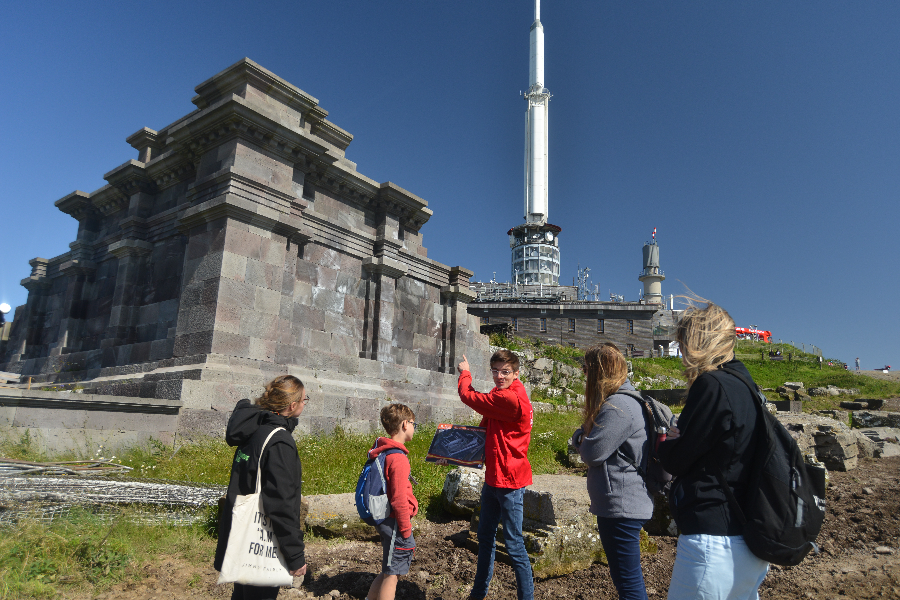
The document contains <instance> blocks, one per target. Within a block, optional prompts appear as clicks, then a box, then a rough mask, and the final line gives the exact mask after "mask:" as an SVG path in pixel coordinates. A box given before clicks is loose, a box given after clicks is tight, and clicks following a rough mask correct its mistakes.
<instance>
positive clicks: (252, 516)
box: [219, 427, 294, 587]
mask: <svg viewBox="0 0 900 600" xmlns="http://www.w3.org/2000/svg"><path fill="white" fill-rule="evenodd" d="M278 430H281V431H284V427H277V428H275V429H273V430H272V433H270V434H269V437H267V438H266V441H265V442H264V443H263V447H262V450H260V452H259V462H258V463H257V464H256V492H255V493H253V494H247V495H246V496H238V497H237V498H235V501H234V509H233V510H232V511H231V531H230V532H229V534H228V546H227V547H226V549H225V558H224V560H223V561H222V571H221V572H220V573H219V583H242V584H244V585H256V586H260V587H278V586H290V585H291V584H292V583H293V582H294V578H293V577H292V576H291V574H290V572H289V571H288V568H287V563H286V562H285V560H284V557H283V556H282V555H281V547H279V545H278V540H277V539H276V538H275V534H274V533H273V532H272V520H271V519H269V517H268V515H266V511H265V509H264V508H263V502H262V495H261V494H260V493H259V492H260V489H261V488H260V486H261V478H262V470H261V468H260V464H261V463H262V454H263V452H265V450H266V446H267V445H268V443H269V440H271V439H272V436H273V435H275V432H276V431H278Z"/></svg>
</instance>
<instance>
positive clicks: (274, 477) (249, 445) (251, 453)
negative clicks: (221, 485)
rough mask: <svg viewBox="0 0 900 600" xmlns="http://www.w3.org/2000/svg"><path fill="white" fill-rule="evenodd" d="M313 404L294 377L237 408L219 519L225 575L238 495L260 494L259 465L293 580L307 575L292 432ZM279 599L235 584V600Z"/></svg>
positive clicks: (270, 591) (273, 591)
mask: <svg viewBox="0 0 900 600" xmlns="http://www.w3.org/2000/svg"><path fill="white" fill-rule="evenodd" d="M307 402H309V396H307V395H306V393H305V392H304V389H303V383H302V382H301V381H300V380H299V379H297V378H296V377H294V376H293V375H281V376H280V377H276V378H275V379H273V380H272V381H270V382H269V383H268V384H267V385H266V390H265V392H263V395H262V396H260V397H259V398H257V399H256V401H255V402H254V403H253V404H251V403H250V401H249V400H246V399H245V400H241V401H240V402H238V403H237V406H235V407H234V412H232V413H231V418H230V419H228V427H227V429H226V430H225V441H226V442H228V445H229V446H237V450H235V453H234V462H232V464H231V480H230V482H229V483H228V492H227V493H226V496H225V504H224V506H222V509H221V511H220V515H219V542H218V545H217V547H216V557H215V562H214V566H215V568H216V570H217V571H220V570H221V569H222V561H223V559H224V558H225V549H226V546H227V544H228V534H229V533H230V532H231V511H232V509H233V508H234V501H235V498H236V497H237V496H238V495H246V494H252V493H254V492H255V491H256V465H257V464H259V465H260V470H261V471H262V476H261V480H262V483H261V491H260V495H261V496H262V502H263V507H264V508H265V510H266V514H267V515H268V516H269V518H270V519H271V521H272V530H273V531H274V533H275V537H276V538H277V540H278V545H279V547H280V548H281V555H282V556H283V557H284V558H285V561H286V562H287V567H288V570H289V571H290V573H291V575H294V576H302V575H305V574H306V558H305V556H304V553H303V529H302V527H301V525H300V517H299V515H300V498H301V490H300V481H301V467H300V457H299V456H298V454H297V445H296V443H295V442H294V438H293V436H292V435H291V432H292V431H293V430H294V428H295V427H296V426H297V417H299V416H300V413H302V412H303V407H304V406H306V403H307ZM277 427H284V429H285V431H278V432H276V433H275V435H274V436H272V439H271V440H269V444H268V445H267V446H266V447H265V452H264V453H263V455H262V460H261V461H260V450H262V447H263V444H264V443H265V440H266V438H267V437H268V436H269V434H270V433H272V430H273V429H275V428H277ZM277 596H278V588H277V587H258V586H252V585H243V584H240V583H235V584H234V592H233V593H232V595H231V598H232V600H270V599H274V598H276V597H277Z"/></svg>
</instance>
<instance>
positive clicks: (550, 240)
mask: <svg viewBox="0 0 900 600" xmlns="http://www.w3.org/2000/svg"><path fill="white" fill-rule="evenodd" d="M544 237H545V238H547V241H548V242H552V241H553V232H552V231H548V232H547V233H545V234H544Z"/></svg>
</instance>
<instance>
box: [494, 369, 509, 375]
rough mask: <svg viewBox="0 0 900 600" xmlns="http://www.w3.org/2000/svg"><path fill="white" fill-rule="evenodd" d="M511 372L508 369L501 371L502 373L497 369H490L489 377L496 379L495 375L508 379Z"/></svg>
mask: <svg viewBox="0 0 900 600" xmlns="http://www.w3.org/2000/svg"><path fill="white" fill-rule="evenodd" d="M512 374H513V372H512V371H510V370H509V369H503V370H502V371H498V370H497V369H491V375H493V376H494V377H496V376H497V375H503V376H504V377H509V376H510V375H512Z"/></svg>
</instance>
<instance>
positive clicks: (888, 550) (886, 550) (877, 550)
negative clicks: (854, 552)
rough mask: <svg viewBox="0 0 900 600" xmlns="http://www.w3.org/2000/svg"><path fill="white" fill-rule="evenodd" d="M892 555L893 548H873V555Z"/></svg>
mask: <svg viewBox="0 0 900 600" xmlns="http://www.w3.org/2000/svg"><path fill="white" fill-rule="evenodd" d="M893 553H894V549H893V548H888V547H887V546H876V547H875V554H893Z"/></svg>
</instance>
